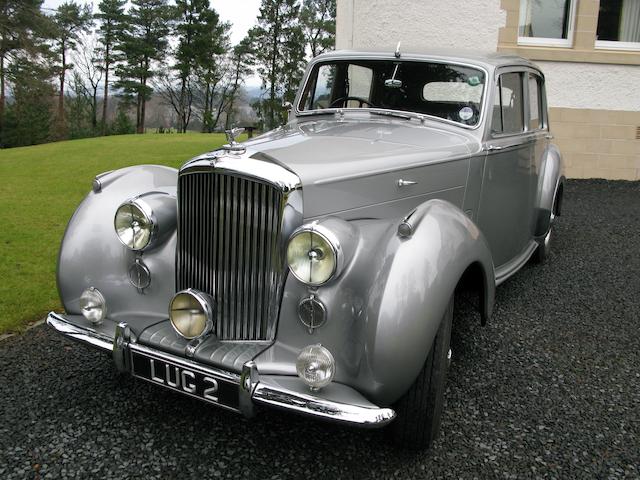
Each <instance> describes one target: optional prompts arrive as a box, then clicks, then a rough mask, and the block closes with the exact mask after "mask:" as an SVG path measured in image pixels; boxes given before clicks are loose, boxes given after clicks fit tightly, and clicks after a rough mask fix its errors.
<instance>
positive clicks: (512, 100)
mask: <svg viewBox="0 0 640 480" xmlns="http://www.w3.org/2000/svg"><path fill="white" fill-rule="evenodd" d="M527 75H528V73H527V72H526V71H524V69H522V68H506V69H502V70H499V71H498V75H497V78H496V85H495V87H494V88H495V91H494V98H495V99H494V108H493V116H492V119H491V133H490V135H489V139H488V141H487V143H486V146H485V148H486V150H487V156H486V160H485V168H484V175H483V180H482V193H481V197H480V206H479V210H478V225H479V227H480V229H481V230H482V231H483V233H484V235H485V237H486V239H487V241H488V242H489V246H490V248H491V252H492V254H493V260H494V264H495V266H496V268H499V267H500V266H503V265H505V264H506V263H508V262H509V261H511V260H514V259H515V258H517V257H518V256H519V255H520V254H522V253H523V252H524V251H525V250H526V248H527V246H528V244H529V241H530V240H531V228H532V222H533V212H532V207H533V202H534V200H535V198H534V197H535V174H536V172H535V167H534V165H533V161H532V160H533V148H534V146H535V140H534V139H533V138H532V136H531V135H530V134H529V133H528V131H527V130H528V120H529V119H528V118H527V117H526V116H525V114H526V113H528V111H527V109H526V96H525V94H526V92H527V90H526V88H527V87H526V83H525V82H528V76H527Z"/></svg>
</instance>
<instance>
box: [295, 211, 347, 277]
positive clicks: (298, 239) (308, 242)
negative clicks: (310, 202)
mask: <svg viewBox="0 0 640 480" xmlns="http://www.w3.org/2000/svg"><path fill="white" fill-rule="evenodd" d="M287 263H288V265H289V269H290V270H291V273H293V275H295V277H296V278H297V279H298V280H300V281H301V282H303V283H306V284H307V285H311V286H320V285H323V284H325V283H327V282H328V281H329V280H331V278H332V277H333V276H334V275H335V274H336V271H337V270H338V267H339V264H340V263H342V251H341V249H340V244H339V243H338V240H337V239H336V238H335V236H334V235H333V234H332V233H331V232H330V231H329V230H327V229H326V228H324V227H322V226H321V225H316V224H313V223H312V224H309V225H303V226H302V227H300V228H299V229H297V230H296V231H295V232H293V234H292V235H291V238H289V245H288V246H287Z"/></svg>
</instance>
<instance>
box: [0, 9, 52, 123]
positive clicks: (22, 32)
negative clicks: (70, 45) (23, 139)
mask: <svg viewBox="0 0 640 480" xmlns="http://www.w3.org/2000/svg"><path fill="white" fill-rule="evenodd" d="M42 1H43V0H1V1H0V127H1V126H2V120H3V119H4V111H5V105H6V89H7V83H8V82H7V73H8V71H7V70H8V68H9V66H10V65H11V63H13V62H14V61H16V59H17V58H18V57H19V56H20V55H21V54H24V53H25V52H29V53H30V54H31V55H34V54H35V53H37V52H36V51H35V50H37V49H38V48H39V47H42V44H41V41H40V40H41V38H42V36H43V30H45V25H46V21H45V18H44V16H43V15H42V13H41V11H40V7H41V5H42Z"/></svg>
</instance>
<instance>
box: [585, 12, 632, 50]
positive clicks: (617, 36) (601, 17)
mask: <svg viewBox="0 0 640 480" xmlns="http://www.w3.org/2000/svg"><path fill="white" fill-rule="evenodd" d="M596 48H610V49H620V50H640V0H607V1H604V2H600V12H599V14H598V30H597V40H596Z"/></svg>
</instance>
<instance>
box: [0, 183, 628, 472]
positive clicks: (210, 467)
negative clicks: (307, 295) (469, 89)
mask: <svg viewBox="0 0 640 480" xmlns="http://www.w3.org/2000/svg"><path fill="white" fill-rule="evenodd" d="M556 232H557V235H556V237H555V244H554V246H553V253H552V257H551V260H550V262H549V263H547V264H546V265H544V266H534V265H528V266H526V267H525V268H524V269H523V270H522V271H521V272H520V273H518V274H517V275H516V276H515V277H513V278H512V279H510V280H509V281H508V282H506V283H505V284H504V285H503V286H501V287H500V288H498V291H497V299H496V309H495V315H494V317H493V319H492V321H491V322H490V323H489V325H488V326H487V327H486V328H479V327H476V325H475V323H471V322H466V323H465V322H461V321H458V322H456V327H457V334H458V335H457V337H456V339H455V341H454V361H453V364H452V367H451V370H450V374H449V381H448V391H447V395H446V398H447V405H446V409H445V412H444V415H443V422H442V428H441V435H440V438H439V439H438V441H437V442H436V444H435V446H434V448H433V449H432V450H431V451H429V452H427V453H418V454H415V453H407V452H402V451H397V450H394V449H393V448H392V447H390V446H388V445H387V444H386V443H385V442H384V439H383V437H382V435H381V434H380V433H379V432H376V431H362V430H353V429H349V428H343V427H339V426H335V425H327V424H322V423H317V422H313V421H309V420H306V419H303V418H299V417H294V416H290V415H285V414H282V413H279V412H274V411H265V412H264V413H263V414H262V415H260V416H259V417H258V418H256V419H254V420H253V421H251V422H248V421H245V420H243V419H242V418H241V417H239V416H236V415H234V414H231V413H226V412H224V411H221V410H218V409H216V408H215V407H210V406H207V405H205V404H203V403H200V402H198V401H197V400H191V399H188V398H184V397H182V396H179V395H177V394H173V393H171V392H169V391H166V390H164V389H161V388H158V387H154V386H152V385H148V384H145V383H142V382H141V381H134V380H132V379H131V378H127V377H121V376H118V375H117V374H116V372H115V369H114V367H113V366H112V364H111V362H110V360H109V358H108V357H106V356H104V355H103V354H100V353H97V352H93V351H91V350H88V349H87V348H84V347H82V346H81V345H76V344H73V343H70V342H68V341H66V340H63V339H62V338H60V337H58V336H57V335H55V334H54V333H52V332H50V331H49V330H48V329H47V328H46V327H44V326H41V327H37V328H35V329H32V330H30V331H29V332H28V333H26V334H24V335H22V336H15V337H12V338H9V339H6V340H4V341H2V342H1V343H0V367H1V368H0V478H67V477H69V478H83V479H87V478H125V477H127V478H152V477H158V478H193V477H195V478H256V479H257V478H265V479H270V478H309V479H310V478H319V479H327V480H328V479H333V478H358V479H359V478H366V477H372V478H422V477H425V478H438V477H440V478H474V477H475V478H483V479H484V478H523V477H554V478H609V477H614V478H617V477H629V478H638V477H640V334H639V330H640V306H639V303H640V259H639V257H640V183H638V182H634V183H631V182H605V181H571V182H569V184H568V188H567V191H566V194H565V204H564V212H563V216H562V217H561V218H560V219H559V223H558V226H557V229H556ZM468 316H469V315H464V317H465V318H468Z"/></svg>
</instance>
